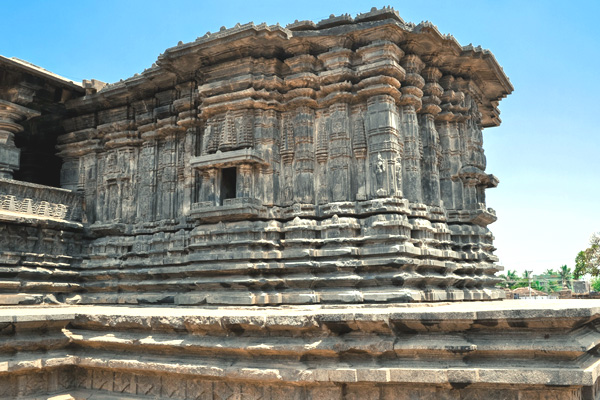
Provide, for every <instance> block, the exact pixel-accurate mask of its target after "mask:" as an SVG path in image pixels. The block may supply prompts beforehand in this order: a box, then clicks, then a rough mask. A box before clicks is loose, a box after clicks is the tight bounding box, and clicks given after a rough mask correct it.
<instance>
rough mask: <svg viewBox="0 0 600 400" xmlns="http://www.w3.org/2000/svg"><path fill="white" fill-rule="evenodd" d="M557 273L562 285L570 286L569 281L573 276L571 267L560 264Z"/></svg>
mask: <svg viewBox="0 0 600 400" xmlns="http://www.w3.org/2000/svg"><path fill="white" fill-rule="evenodd" d="M558 275H559V276H560V279H561V281H562V285H563V286H565V285H566V286H567V287H571V282H570V281H571V279H572V278H573V272H572V271H571V268H569V267H567V266H566V265H563V266H561V267H560V269H559V270H558Z"/></svg>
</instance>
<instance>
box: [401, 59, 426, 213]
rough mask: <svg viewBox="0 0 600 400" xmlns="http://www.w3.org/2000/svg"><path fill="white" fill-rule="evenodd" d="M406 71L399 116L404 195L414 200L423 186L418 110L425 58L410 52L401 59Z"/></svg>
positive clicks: (417, 197)
mask: <svg viewBox="0 0 600 400" xmlns="http://www.w3.org/2000/svg"><path fill="white" fill-rule="evenodd" d="M402 66H403V67H404V69H405V71H406V75H405V78H404V81H403V82H402V87H401V89H400V91H401V92H402V97H401V98H400V104H401V107H400V111H401V114H400V120H401V124H402V132H403V134H404V157H403V158H402V181H403V196H404V197H405V198H407V199H408V200H410V201H411V202H414V203H421V202H422V201H423V194H422V190H421V158H422V157H423V154H422V153H423V147H422V143H421V138H420V134H419V120H418V118H417V111H419V110H420V109H421V105H422V102H421V98H422V97H423V91H422V90H421V88H422V87H423V86H424V85H425V81H424V80H423V77H422V76H421V75H420V72H421V70H422V69H423V66H424V64H423V62H422V61H421V59H420V58H419V57H418V56H417V55H415V54H408V55H406V56H405V57H404V58H403V59H402Z"/></svg>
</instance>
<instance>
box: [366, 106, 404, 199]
mask: <svg viewBox="0 0 600 400" xmlns="http://www.w3.org/2000/svg"><path fill="white" fill-rule="evenodd" d="M367 132H368V135H367V137H368V139H367V140H368V148H369V167H370V169H371V173H370V178H371V179H370V182H371V185H370V186H371V190H370V195H371V198H374V197H387V196H393V195H395V194H396V184H397V179H396V174H398V173H402V172H401V171H400V170H399V168H398V163H397V159H398V157H399V156H400V132H399V129H398V112H397V108H396V101H395V100H394V98H393V97H391V96H389V95H377V96H373V97H371V98H369V100H368V101H367ZM397 168H398V170H397Z"/></svg>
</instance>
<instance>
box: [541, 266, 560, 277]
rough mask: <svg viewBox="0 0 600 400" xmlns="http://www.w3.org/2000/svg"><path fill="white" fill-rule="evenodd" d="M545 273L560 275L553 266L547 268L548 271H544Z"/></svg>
mask: <svg viewBox="0 0 600 400" xmlns="http://www.w3.org/2000/svg"><path fill="white" fill-rule="evenodd" d="M544 275H548V276H554V275H558V273H557V272H556V271H555V270H553V269H552V268H548V269H547V270H546V272H544Z"/></svg>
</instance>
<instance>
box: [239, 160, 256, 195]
mask: <svg viewBox="0 0 600 400" xmlns="http://www.w3.org/2000/svg"><path fill="white" fill-rule="evenodd" d="M237 172H238V179H237V188H236V191H237V193H236V197H246V198H250V197H254V195H253V193H254V187H253V186H254V185H253V184H252V183H253V180H254V177H253V176H252V165H251V164H240V165H239V166H238V169H237Z"/></svg>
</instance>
